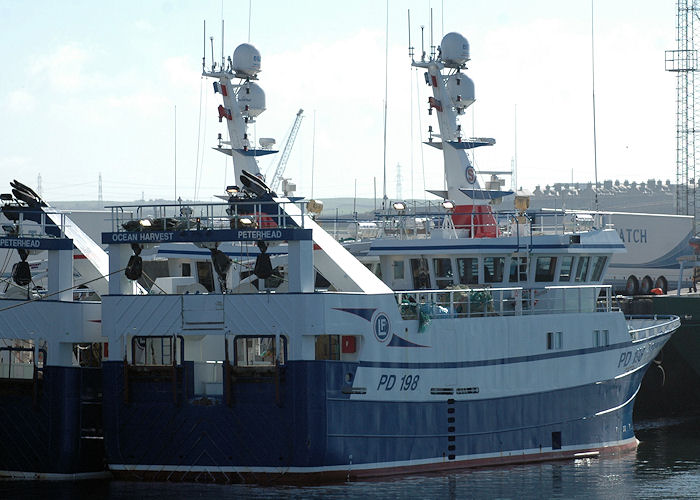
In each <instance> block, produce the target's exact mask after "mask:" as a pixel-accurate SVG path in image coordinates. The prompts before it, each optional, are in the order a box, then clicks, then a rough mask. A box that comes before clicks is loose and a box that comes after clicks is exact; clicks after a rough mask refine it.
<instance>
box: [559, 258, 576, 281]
mask: <svg viewBox="0 0 700 500" xmlns="http://www.w3.org/2000/svg"><path fill="white" fill-rule="evenodd" d="M573 264H574V256H573V255H565V256H564V257H562V258H561V270H560V271H559V281H565V282H566V281H571V268H572V267H573Z"/></svg>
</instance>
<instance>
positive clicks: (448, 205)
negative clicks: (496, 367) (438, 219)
mask: <svg viewBox="0 0 700 500" xmlns="http://www.w3.org/2000/svg"><path fill="white" fill-rule="evenodd" d="M442 208H444V209H445V210H454V209H455V202H454V201H452V200H445V201H443V202H442Z"/></svg>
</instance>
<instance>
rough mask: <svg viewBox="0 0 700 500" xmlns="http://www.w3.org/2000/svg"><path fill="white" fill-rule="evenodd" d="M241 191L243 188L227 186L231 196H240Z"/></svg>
mask: <svg viewBox="0 0 700 500" xmlns="http://www.w3.org/2000/svg"><path fill="white" fill-rule="evenodd" d="M240 191H241V188H239V187H238V186H226V192H227V193H228V194H230V195H232V194H238V193H239V192H240Z"/></svg>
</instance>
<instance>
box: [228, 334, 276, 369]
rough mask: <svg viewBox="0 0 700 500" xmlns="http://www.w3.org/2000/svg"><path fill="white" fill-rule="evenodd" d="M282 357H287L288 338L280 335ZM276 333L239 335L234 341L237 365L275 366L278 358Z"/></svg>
mask: <svg viewBox="0 0 700 500" xmlns="http://www.w3.org/2000/svg"><path fill="white" fill-rule="evenodd" d="M280 344H281V348H282V357H281V359H280V363H282V364H284V361H285V360H286V359H287V338H286V337H283V336H280ZM276 354H277V351H276V338H275V336H274V335H239V336H237V337H236V338H235V342H234V358H235V360H236V366H274V365H275V361H276V360H277V356H276Z"/></svg>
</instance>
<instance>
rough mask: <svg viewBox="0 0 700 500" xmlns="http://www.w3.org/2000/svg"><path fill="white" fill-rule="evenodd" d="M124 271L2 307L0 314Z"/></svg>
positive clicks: (117, 271) (120, 270)
mask: <svg viewBox="0 0 700 500" xmlns="http://www.w3.org/2000/svg"><path fill="white" fill-rule="evenodd" d="M125 269H126V267H123V268H122V269H117V270H116V271H112V272H111V273H108V274H103V275H102V276H98V277H97V278H93V279H91V280H88V281H84V282H82V283H79V284H77V285H75V284H74V285H73V286H71V287H68V288H64V289H63V290H59V291H57V292H54V293H50V294H48V295H44V296H43V297H42V298H41V299H34V300H32V299H30V300H25V301H24V302H20V303H19V304H13V305H11V306H7V307H3V308H2V309H0V312H3V311H7V310H9V309H14V308H15V307H20V306H25V305H27V304H33V303H34V302H37V301H39V300H44V299H47V298H49V297H53V296H54V295H58V294H60V293H63V292H67V291H68V290H74V289H76V288H78V287H81V286H83V285H87V284H88V283H92V282H93V281H97V280H101V279H103V278H106V277H107V276H111V275H113V274H117V273H120V272H122V271H124V270H125Z"/></svg>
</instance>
